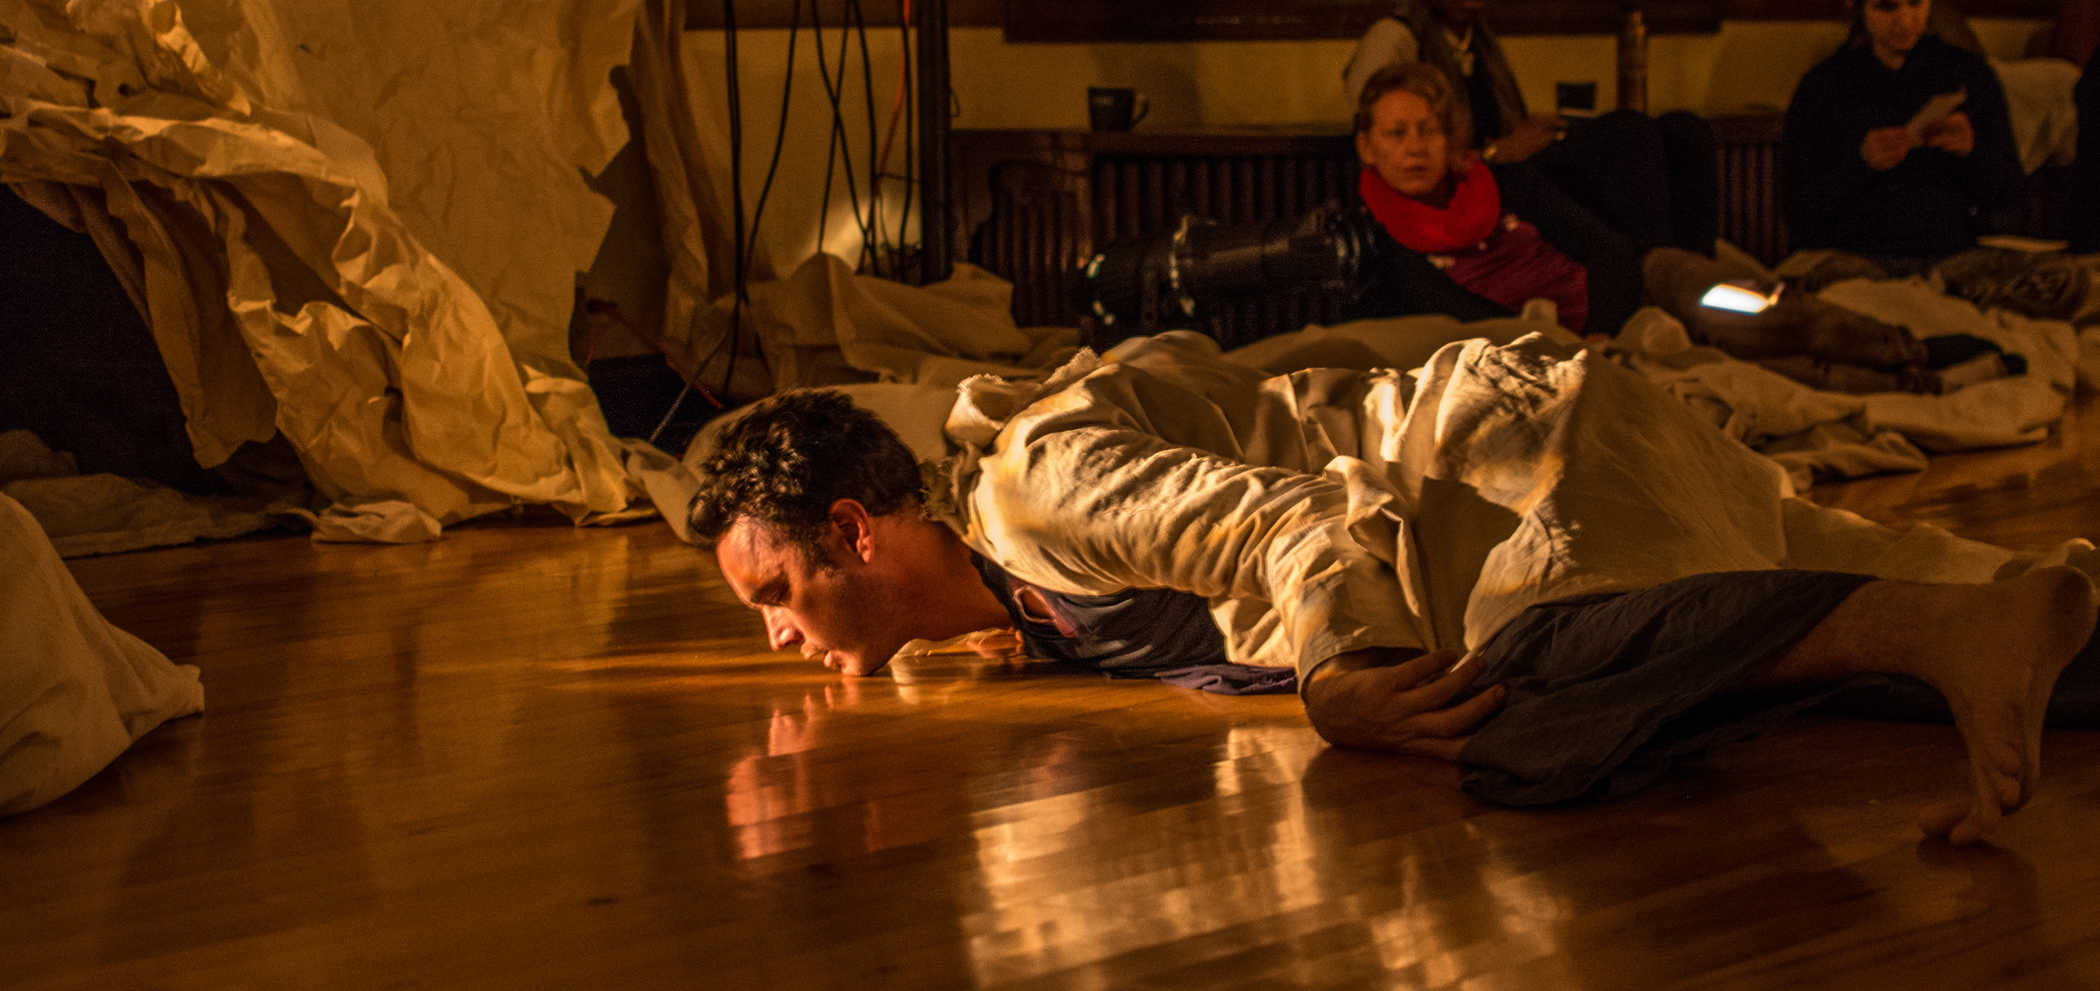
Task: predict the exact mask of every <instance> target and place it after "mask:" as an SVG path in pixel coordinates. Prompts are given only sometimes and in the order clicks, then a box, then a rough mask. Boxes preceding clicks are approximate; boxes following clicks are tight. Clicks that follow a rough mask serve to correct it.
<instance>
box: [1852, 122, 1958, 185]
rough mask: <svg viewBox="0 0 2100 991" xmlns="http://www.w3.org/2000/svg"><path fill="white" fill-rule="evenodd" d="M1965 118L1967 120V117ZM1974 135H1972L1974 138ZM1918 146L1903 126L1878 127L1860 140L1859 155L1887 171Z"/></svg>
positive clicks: (1880, 169)
mask: <svg viewBox="0 0 2100 991" xmlns="http://www.w3.org/2000/svg"><path fill="white" fill-rule="evenodd" d="M1963 120H1964V121H1966V120H1967V118H1963ZM1973 137H1974V136H1973V135H1972V136H1971V138H1972V140H1973ZM1917 146H1918V142H1917V140H1916V139H1915V138H1912V137H1911V136H1910V131H1908V130H1906V129H1904V128H1902V127H1877V128H1875V129H1873V130H1871V131H1868V132H1867V136H1866V137H1865V138H1863V139H1861V140H1860V142H1859V157H1860V160H1861V161H1863V162H1866V163H1867V167H1868V168H1870V169H1873V170H1874V171H1876V172H1886V171H1888V170H1890V169H1893V168H1895V167H1896V166H1898V165H1901V164H1903V159H1905V158H1906V157H1908V156H1909V155H1910V150H1911V149H1912V148H1916V147H1917Z"/></svg>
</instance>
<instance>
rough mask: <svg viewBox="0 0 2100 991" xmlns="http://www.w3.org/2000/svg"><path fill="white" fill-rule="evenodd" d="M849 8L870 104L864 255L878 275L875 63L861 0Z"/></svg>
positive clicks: (878, 159) (878, 156)
mask: <svg viewBox="0 0 2100 991" xmlns="http://www.w3.org/2000/svg"><path fill="white" fill-rule="evenodd" d="M846 10H847V11H848V12H849V13H850V14H851V15H852V17H853V33H854V35H855V36H856V37H858V38H859V39H860V88H861V96H862V97H863V99H864V100H865V101H866V103H867V106H868V222H867V224H866V225H864V226H865V227H866V229H867V230H869V231H872V232H873V233H874V244H872V245H867V246H866V251H864V252H863V254H864V255H872V256H873V258H874V266H873V269H874V272H875V274H876V275H878V276H879V275H882V274H883V272H882V248H883V244H882V242H883V233H882V148H881V144H882V142H881V141H880V140H878V139H877V138H876V137H875V135H876V134H877V133H879V132H878V131H877V129H876V127H875V64H874V56H873V55H872V54H871V53H870V52H869V51H868V19H867V15H866V14H865V13H864V12H862V10H861V9H860V0H846ZM849 161H850V159H849Z"/></svg>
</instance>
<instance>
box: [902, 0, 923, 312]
mask: <svg viewBox="0 0 2100 991" xmlns="http://www.w3.org/2000/svg"><path fill="white" fill-rule="evenodd" d="M908 2H910V0H897V29H898V35H899V37H898V43H899V48H898V52H897V54H898V57H899V58H902V59H903V60H904V93H905V94H906V96H905V97H904V210H903V211H902V216H900V217H898V218H897V243H898V244H903V243H904V232H905V230H906V229H907V228H909V227H910V226H911V194H912V193H913V192H914V191H915V190H916V189H917V188H918V183H916V182H914V181H913V180H912V171H911V170H912V164H913V161H914V159H913V157H912V142H913V141H914V140H916V139H917V137H918V135H917V134H916V133H915V132H914V121H913V115H914V112H915V110H916V107H915V106H914V105H915V104H917V103H918V102H919V101H918V100H917V99H916V98H915V96H913V95H911V94H912V88H911V18H909V17H906V16H905V5H906V4H907V3H908ZM921 278H922V279H923V278H924V276H921Z"/></svg>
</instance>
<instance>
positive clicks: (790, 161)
mask: <svg viewBox="0 0 2100 991" xmlns="http://www.w3.org/2000/svg"><path fill="white" fill-rule="evenodd" d="M1972 23H1973V26H1974V27H1975V28H1976V30H1977V33H1978V34H1979V35H1980V36H1981V37H1982V38H1983V40H1984V42H1985V44H1986V45H1987V46H1988V47H1989V48H1990V49H1991V51H1992V53H1993V54H1996V55H1999V56H2001V57H2012V56H2017V55H2018V54H2020V53H2021V52H2022V50H2023V49H2024V47H2025V46H2026V44H2027V41H2028V39H2029V37H2030V36H2032V35H2033V34H2034V33H2035V32H2036V31H2037V30H2038V29H2040V28H2042V27H2043V26H2044V24H2045V22H2042V21H2037V20H1978V21H1974V22H1972ZM1841 35H1842V28H1841V27H1840V26H1839V24H1838V23H1837V22H1836V21H1835V20H1831V21H1808V22H1768V21H1758V22H1730V23H1726V24H1724V25H1722V27H1721V29H1720V30H1719V31H1717V32H1715V33H1712V34H1699V35H1658V36H1655V37H1654V38H1653V39H1652V40H1651V42H1650V49H1649V68H1648V77H1649V104H1650V109H1651V110H1656V111H1661V110H1670V109H1693V110H1709V111H1711V110H1733V109H1741V108H1745V107H1754V106H1765V107H1775V108H1776V107H1782V106H1784V105H1785V104H1786V101H1787V98H1788V96H1789V94H1790V93H1791V92H1792V91H1793V86H1794V82H1795V80H1797V79H1799V78H1800V76H1801V73H1803V72H1804V71H1806V70H1807V69H1808V67H1809V66H1811V65H1813V64H1814V63H1815V62H1816V61H1817V60H1819V59H1821V58H1822V57H1823V56H1824V55H1826V54H1828V53H1829V52H1830V51H1831V50H1832V49H1834V48H1835V47H1836V46H1837V44H1838V41H1839V40H1840V37H1841ZM824 41H825V49H826V51H827V52H829V53H830V55H831V58H832V59H834V60H835V59H836V57H837V52H838V48H839V41H840V35H839V33H838V32H837V31H832V32H829V33H828V34H827V35H826V37H825V39H824ZM868 42H869V45H870V47H871V49H872V63H873V64H872V71H871V73H870V75H872V77H873V80H874V89H875V94H876V98H875V104H876V108H877V133H878V134H879V133H881V132H882V131H883V130H885V129H886V128H887V127H888V122H889V114H890V109H891V107H892V106H893V105H894V99H895V95H896V86H897V71H898V60H899V54H900V51H901V48H902V40H901V39H900V37H899V34H898V32H896V31H894V30H882V31H870V32H869V34H868ZM685 44H686V51H687V72H688V80H689V84H690V85H691V86H692V87H693V89H694V101H693V105H694V111H695V113H696V114H697V115H698V117H699V118H700V128H701V131H702V132H703V134H705V135H707V136H709V137H710V138H711V139H712V140H713V141H714V142H715V149H714V151H713V153H712V154H713V163H712V165H713V167H715V168H717V169H718V170H719V171H720V172H723V173H726V171H727V170H726V165H724V164H722V163H726V162H727V157H728V156H727V148H726V145H727V138H726V137H725V135H726V134H727V129H728V112H727V107H726V105H725V103H724V101H723V99H722V93H723V92H724V84H723V62H724V52H725V49H724V45H723V39H722V37H721V34H720V33H719V32H714V31H695V32H690V33H689V34H687V36H686V38H685ZM786 44H787V32H786V31H782V30H751V31H745V32H743V33H741V34H740V35H739V36H738V59H739V63H740V73H739V81H740V83H739V85H740V87H741V89H742V92H743V123H744V155H743V160H744V167H745V183H744V190H745V194H744V195H745V202H746V204H747V211H748V209H750V207H751V206H755V205H756V203H757V199H758V194H759V186H760V183H761V181H762V180H763V178H764V175H765V170H766V165H767V162H768V160H769V157H770V155H771V153H772V141H773V135H774V131H775V128H776V126H777V125H778V123H779V120H780V112H779V111H780V104H779V100H780V90H781V83H782V80H783V79H784V78H785V76H786V69H787V65H786ZM1503 44H1504V47H1505V49H1506V50H1507V51H1508V53H1509V56H1510V59H1511V61H1512V63H1513V64H1514V66H1515V68H1516V71H1517V76H1518V81H1519V82H1520V83H1521V85H1522V86H1523V88H1524V92H1525V97H1526V99H1527V100H1528V101H1529V102H1530V103H1531V105H1532V106H1533V107H1534V108H1536V109H1551V108H1552V106H1553V84H1554V83H1555V82H1556V81H1562V80H1565V81H1583V80H1588V81H1594V82H1596V83H1597V90H1598V92H1597V96H1598V102H1599V105H1600V107H1605V108H1608V107H1612V106H1615V105H1616V104H1617V93H1616V87H1617V83H1616V73H1615V70H1614V64H1615V62H1614V51H1615V46H1614V41H1613V39H1612V37H1611V36H1608V35H1597V36H1582V37H1512V38H1505V39H1503ZM1354 47H1355V43H1354V42H1353V41H1352V40H1348V39H1329V40H1315V41H1268V42H1223V41H1212V42H1187V43H1148V44H1075V45H1046V44H1032V45H1010V44H1007V43H1006V42H1005V41H1004V40H1003V38H1002V37H1001V32H1000V31H999V30H998V29H996V28H962V29H956V30H954V31H952V32H951V33H950V39H949V48H950V54H951V61H952V63H953V69H952V73H953V76H952V78H953V81H954V88H955V91H956V100H957V104H958V107H959V112H958V116H957V117H956V118H955V126H957V127H963V128H1000V127H1009V128H1078V127H1084V126H1085V125H1086V104H1085V92H1086V88H1087V87H1088V86H1097V85H1111V86H1132V87H1136V88H1138V89H1140V90H1142V91H1144V92H1145V93H1146V94H1147V95H1148V97H1149V98H1150V100H1151V102H1152V110H1151V116H1150V117H1149V118H1148V119H1147V121H1146V122H1145V123H1144V124H1143V125H1141V126H1142V127H1144V128H1154V127H1160V128H1166V127H1197V126H1233V125H1293V126H1301V127H1308V126H1309V127H1325V128H1334V129H1337V130H1339V129H1341V128H1343V127H1346V126H1347V125H1346V121H1347V120H1348V118H1349V113H1350V111H1351V109H1352V108H1351V107H1350V105H1349V103H1348V101H1347V100H1346V99H1345V98H1344V96H1343V94H1342V86H1341V68H1342V65H1343V63H1344V62H1346V61H1347V60H1348V57H1349V54H1350V52H1351V50H1352V49H1353V48H1354ZM814 52H815V49H814V47H813V46H812V44H811V36H810V35H809V34H808V33H807V32H804V33H803V34H802V35H801V36H800V38H799V40H798V48H797V51H796V72H795V79H794V88H793V96H792V99H791V101H790V106H789V110H788V131H787V140H786V142H785V145H784V146H783V149H782V160H781V165H780V172H779V176H778V177H777V178H776V180H775V183H774V189H773V193H772V196H771V197H770V198H769V199H768V200H767V203H766V208H765V215H764V219H763V224H762V229H761V231H760V237H761V238H762V240H763V250H764V252H765V253H766V254H768V255H770V257H771V258H772V260H773V267H774V268H776V269H779V270H782V271H784V270H787V269H791V268H793V267H794V266H795V265H796V264H798V263H799V262H801V261H802V260H804V259H807V258H809V257H810V256H811V255H812V254H813V253H814V252H815V251H816V250H817V249H818V247H819V245H818V244H817V236H816V232H817V220H818V217H819V216H820V214H822V215H828V217H829V221H828V226H827V229H826V234H825V237H824V239H823V240H824V243H823V245H822V248H823V249H824V250H827V251H830V252H832V253H833V254H837V255H840V256H841V257H845V258H847V259H854V258H857V257H858V255H859V253H860V237H859V233H858V231H857V230H856V229H855V227H854V225H853V224H852V222H851V216H852V214H851V211H850V209H849V207H848V205H847V199H846V189H845V182H844V179H843V178H842V177H841V178H839V179H837V180H836V181H835V182H834V183H833V188H832V196H831V199H830V201H829V202H828V203H819V202H818V195H817V194H818V191H819V190H820V189H821V188H822V184H823V176H824V167H825V152H826V143H827V139H828V137H829V133H830V132H829V128H830V120H831V116H830V107H829V103H828V101H827V100H826V99H825V98H824V96H823V94H822V89H821V87H820V85H819V77H818V74H817V67H816V61H815V54H814ZM861 79H862V72H861V67H860V64H859V59H858V55H857V52H856V55H855V57H854V58H853V59H852V60H851V61H850V63H849V65H848V67H847V71H846V73H845V75H844V78H843V81H842V83H843V89H842V100H843V103H844V105H845V107H846V108H847V110H848V112H847V114H846V121H847V135H848V141H849V142H850V144H851V147H852V149H853V155H852V158H851V167H852V168H853V171H854V173H855V175H856V181H857V182H858V184H859V186H860V188H861V190H862V193H863V195H864V196H865V195H866V190H867V186H868V181H867V171H868V168H867V161H868V150H867V149H868V142H869V134H868V128H867V123H866V120H867V113H866V106H867V102H866V96H865V91H864V89H863V87H862V84H861ZM900 127H901V124H900ZM903 150H904V149H903V141H902V137H901V134H900V136H899V138H898V139H897V140H896V147H895V148H894V149H893V152H892V156H891V160H890V162H889V165H888V169H889V170H890V171H892V172H902V171H903V170H904V169H905V168H906V165H907V163H906V161H905V158H904V154H903ZM628 166H629V167H628V171H627V174H626V175H625V176H624V177H623V176H607V177H605V178H606V179H607V180H608V183H607V184H608V191H609V192H610V193H611V194H612V195H613V196H614V198H615V199H618V200H621V201H622V202H623V203H624V202H626V201H627V200H628V199H629V198H630V196H629V195H627V194H626V193H623V191H622V189H623V187H624V188H625V189H627V190H630V191H631V190H632V188H633V186H634V184H635V183H638V182H644V181H646V180H645V179H644V178H643V176H642V174H641V172H640V168H641V166H640V163H639V161H637V160H631V156H630V161H629V162H628ZM841 167H844V165H843V163H842V166H841ZM914 167H915V166H914ZM716 180H717V182H718V184H719V186H720V187H721V188H722V189H723V191H724V192H725V194H726V192H727V189H728V177H727V175H726V174H720V175H717V176H716ZM903 190H904V187H903V184H902V183H900V182H896V181H890V182H886V183H884V185H883V195H884V197H885V200H886V201H887V202H889V203H890V204H891V205H892V208H893V209H892V215H893V216H895V215H898V214H901V213H902V212H903V211H902V210H901V207H902V200H903ZM914 212H916V211H914ZM909 219H915V218H909ZM616 235H618V236H624V237H627V238H629V239H631V240H633V241H634V242H635V243H632V244H630V245H628V247H633V248H638V249H640V250H639V251H636V252H631V253H630V254H633V255H638V256H641V257H624V256H623V255H622V253H621V252H620V251H619V250H612V249H610V248H609V250H608V251H607V252H605V253H604V254H603V255H601V261H602V263H603V264H602V265H601V266H596V267H594V270H593V273H592V277H591V278H590V279H589V280H588V283H589V284H588V286H587V288H588V290H589V291H591V292H592V293H593V294H605V295H612V296H619V297H622V298H625V297H628V296H630V295H635V294H634V293H633V292H632V287H631V286H628V285H626V284H624V283H622V282H621V281H620V280H619V279H618V276H619V275H620V272H618V271H613V270H614V269H618V270H622V271H624V270H626V269H629V268H646V267H647V265H648V264H660V260H657V261H653V262H652V261H651V260H650V258H651V256H652V255H660V251H654V252H652V250H651V249H654V248H655V246H653V245H645V244H642V243H640V239H642V238H643V237H645V236H646V235H644V234H643V233H642V232H641V231H639V230H634V231H629V232H627V233H625V234H624V235H621V233H620V232H617V231H616ZM905 239H906V240H907V241H915V240H916V239H917V231H916V230H915V229H912V228H910V227H909V226H908V227H907V230H906V232H905ZM651 271H654V270H653V269H652V270H651ZM630 274H631V273H630ZM759 274H760V275H761V276H762V275H763V274H764V273H759ZM627 281H628V282H631V281H632V279H631V278H630V279H628V280H627ZM624 308H625V309H626V310H627V311H628V312H629V313H630V314H645V313H648V312H650V309H651V307H650V303H649V301H648V300H645V299H635V300H633V301H632V305H624Z"/></svg>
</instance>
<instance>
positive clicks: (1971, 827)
mask: <svg viewBox="0 0 2100 991" xmlns="http://www.w3.org/2000/svg"><path fill="white" fill-rule="evenodd" d="M1984 831H1985V830H1984V826H1983V823H1982V822H1980V821H1978V819H1977V817H1976V816H1973V815H1971V816H1966V817H1964V818H1963V819H1962V821H1960V822H1957V823H1955V824H1954V828H1953V829H1952V830H1949V831H1948V833H1947V842H1948V843H1951V844H1953V845H1955V846H1968V845H1970V844H1972V843H1976V842H1978V841H1980V840H1982V839H1983V835H1984Z"/></svg>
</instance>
